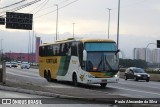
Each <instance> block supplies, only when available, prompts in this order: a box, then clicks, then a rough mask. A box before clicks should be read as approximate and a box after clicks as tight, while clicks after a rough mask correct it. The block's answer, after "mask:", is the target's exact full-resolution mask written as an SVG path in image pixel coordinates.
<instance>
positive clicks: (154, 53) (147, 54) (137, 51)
mask: <svg viewBox="0 0 160 107" xmlns="http://www.w3.org/2000/svg"><path fill="white" fill-rule="evenodd" d="M133 59H141V60H145V61H147V62H150V63H160V49H149V48H134V50H133Z"/></svg>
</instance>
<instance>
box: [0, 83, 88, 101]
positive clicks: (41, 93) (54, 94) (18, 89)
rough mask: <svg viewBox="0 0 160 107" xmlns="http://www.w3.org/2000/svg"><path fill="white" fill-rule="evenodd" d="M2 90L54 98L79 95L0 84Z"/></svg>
mask: <svg viewBox="0 0 160 107" xmlns="http://www.w3.org/2000/svg"><path fill="white" fill-rule="evenodd" d="M0 90H5V91H11V92H20V93H25V94H33V95H40V96H46V97H54V98H77V97H74V96H69V95H62V94H56V93H51V92H43V91H34V90H28V89H21V88H14V87H7V86H2V85H0ZM78 98H80V99H85V98H83V97H78Z"/></svg>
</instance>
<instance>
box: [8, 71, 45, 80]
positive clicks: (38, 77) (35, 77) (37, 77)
mask: <svg viewBox="0 0 160 107" xmlns="http://www.w3.org/2000/svg"><path fill="white" fill-rule="evenodd" d="M8 74H12V75H17V76H21V77H27V78H33V79H44V78H42V77H40V76H36V75H35V76H34V77H32V76H27V75H21V74H15V73H12V72H9V73H8Z"/></svg>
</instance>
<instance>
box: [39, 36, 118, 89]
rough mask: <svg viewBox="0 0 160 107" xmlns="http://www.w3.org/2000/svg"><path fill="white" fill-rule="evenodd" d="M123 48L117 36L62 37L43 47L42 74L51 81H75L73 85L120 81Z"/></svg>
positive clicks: (40, 48)
mask: <svg viewBox="0 0 160 107" xmlns="http://www.w3.org/2000/svg"><path fill="white" fill-rule="evenodd" d="M118 52H119V49H117V45H116V43H115V41H113V40H107V39H106V40H104V39H75V38H68V39H66V40H58V41H56V42H54V43H45V44H42V45H40V47H39V74H40V76H41V77H44V78H46V79H47V80H48V81H51V80H56V81H71V82H73V85H75V86H77V85H78V84H79V83H82V84H100V86H101V87H106V85H107V83H117V82H118V81H119V77H118V76H117V75H116V74H117V73H118V71H119V56H118Z"/></svg>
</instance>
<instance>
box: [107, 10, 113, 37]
mask: <svg viewBox="0 0 160 107" xmlns="http://www.w3.org/2000/svg"><path fill="white" fill-rule="evenodd" d="M107 9H108V11H109V18H108V39H109V28H110V10H112V9H110V8H107Z"/></svg>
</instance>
